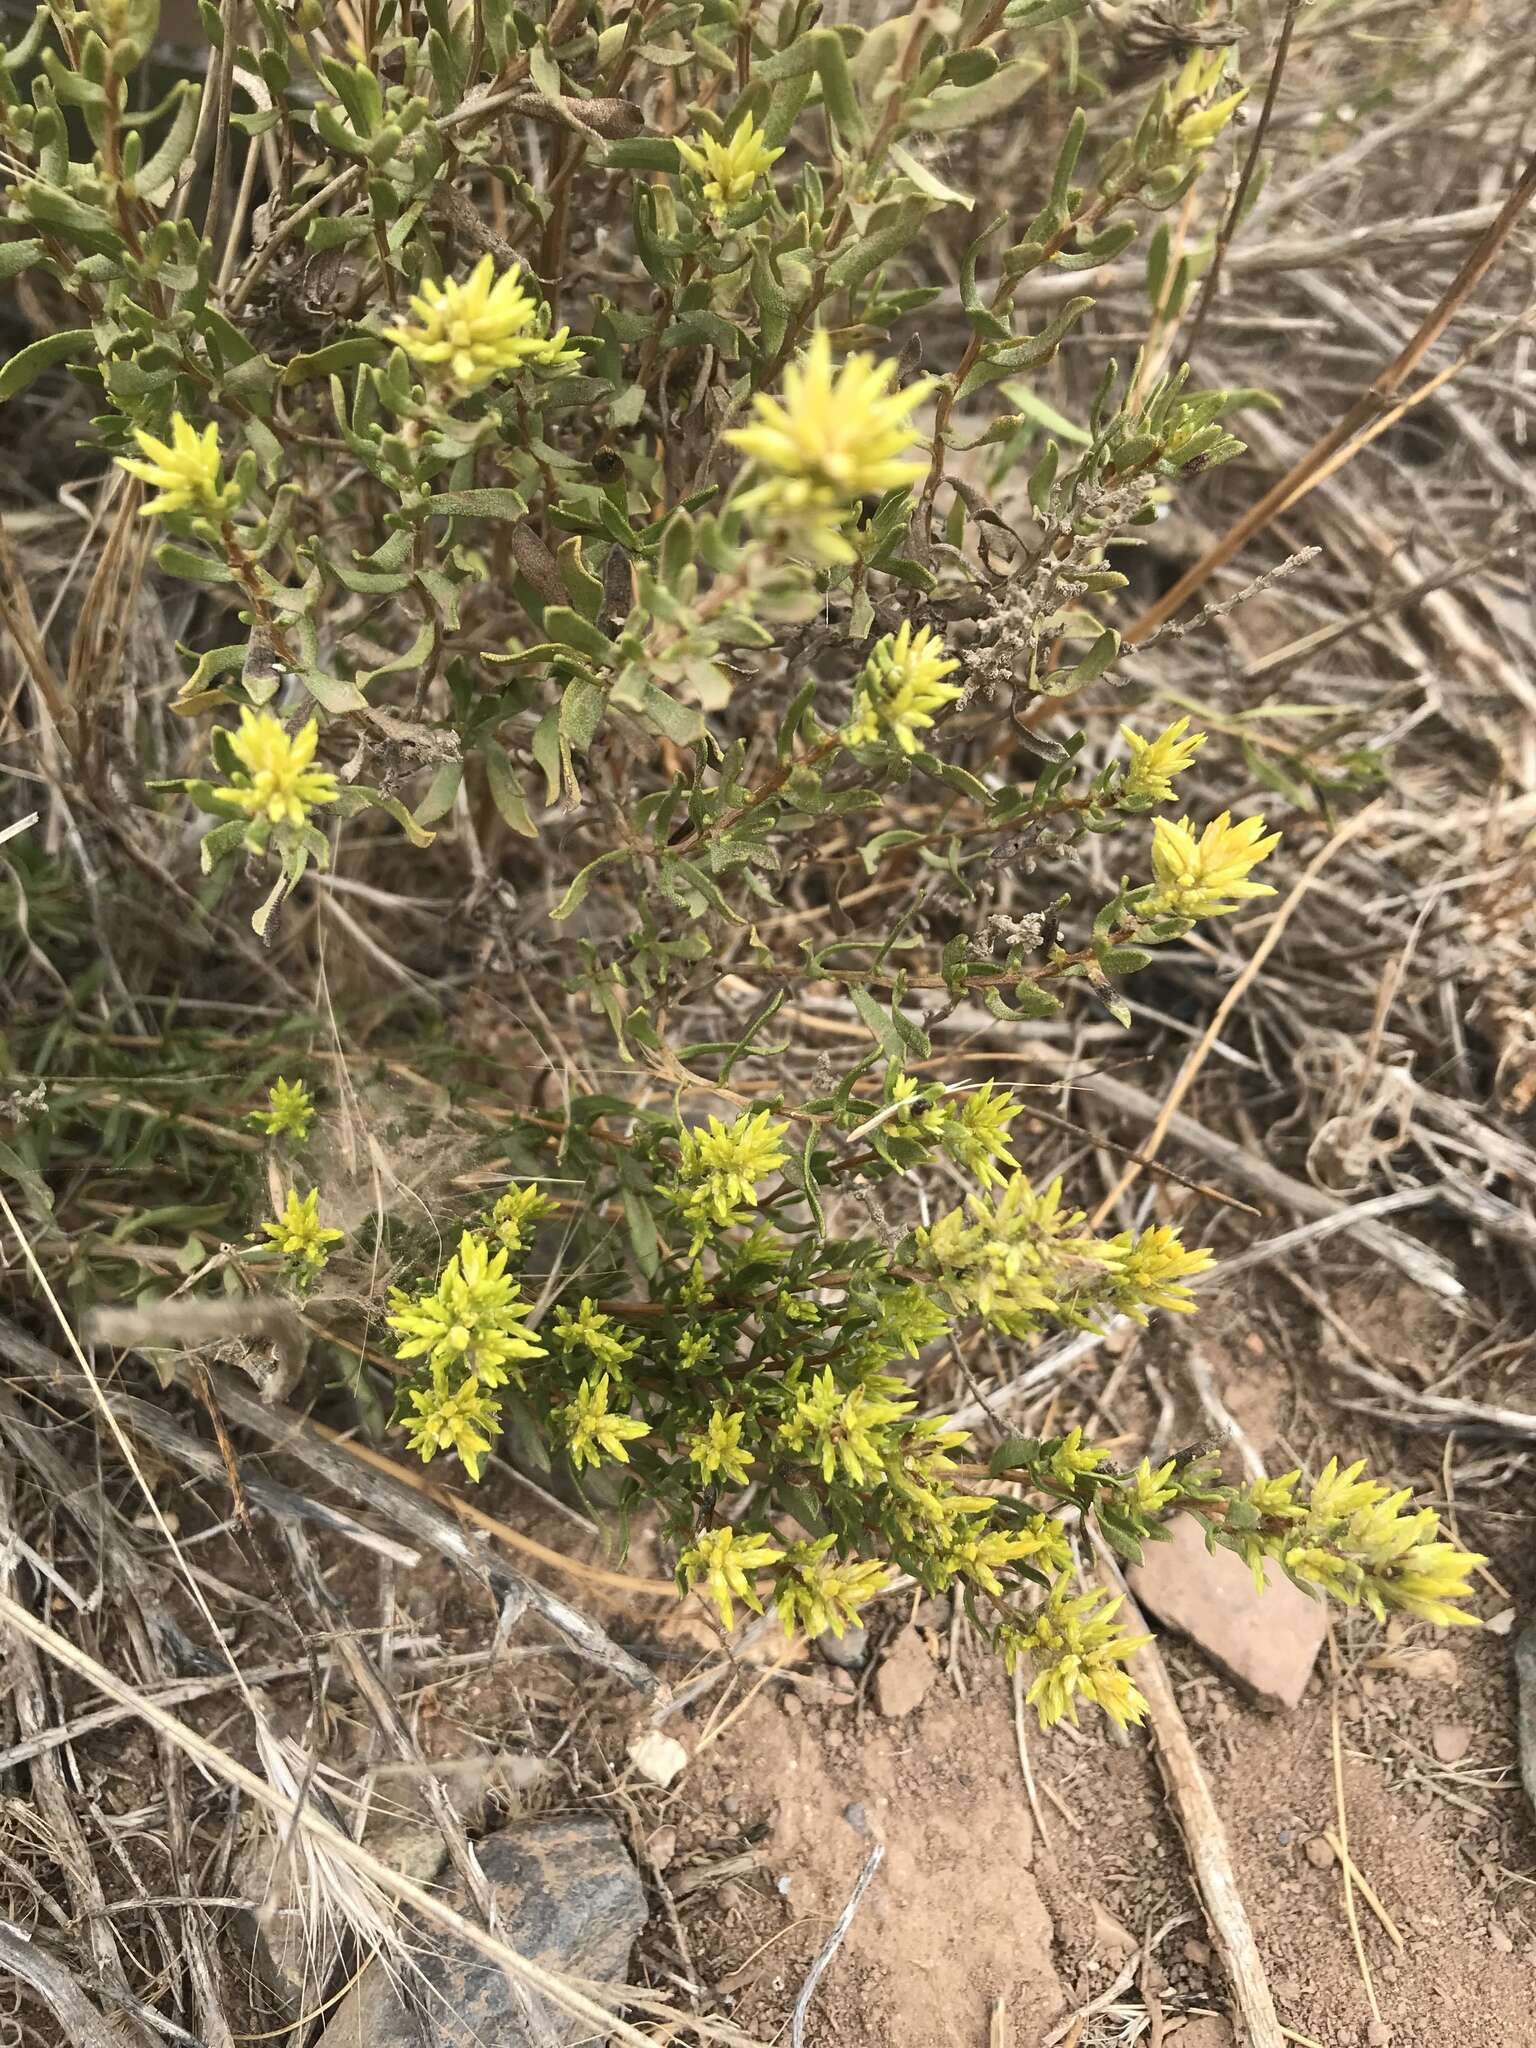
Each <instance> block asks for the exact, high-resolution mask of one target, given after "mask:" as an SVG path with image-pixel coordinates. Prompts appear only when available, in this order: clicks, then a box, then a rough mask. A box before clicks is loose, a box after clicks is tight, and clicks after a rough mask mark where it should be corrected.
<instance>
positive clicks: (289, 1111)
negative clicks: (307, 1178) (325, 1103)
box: [251, 1075, 315, 1145]
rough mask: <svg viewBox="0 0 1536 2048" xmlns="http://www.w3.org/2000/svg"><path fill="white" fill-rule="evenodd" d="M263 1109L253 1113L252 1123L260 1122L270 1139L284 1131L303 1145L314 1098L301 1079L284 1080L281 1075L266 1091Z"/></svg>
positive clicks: (312, 1112)
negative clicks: (265, 1102)
mask: <svg viewBox="0 0 1536 2048" xmlns="http://www.w3.org/2000/svg"><path fill="white" fill-rule="evenodd" d="M267 1104H268V1107H267V1108H266V1109H258V1110H256V1111H254V1112H253V1113H252V1117H251V1121H252V1123H257V1124H260V1125H261V1128H262V1129H263V1130H264V1131H265V1132H266V1134H267V1136H268V1137H269V1138H278V1137H281V1136H282V1135H283V1134H284V1133H285V1132H286V1133H288V1134H289V1135H290V1136H292V1137H294V1138H296V1139H297V1140H298V1142H299V1143H300V1144H301V1145H302V1144H303V1142H304V1140H305V1139H306V1138H307V1137H308V1136H309V1127H310V1125H311V1124H312V1123H313V1122H314V1120H315V1104H314V1098H313V1096H312V1095H311V1094H310V1092H309V1090H308V1089H307V1088H306V1087H305V1086H304V1083H303V1082H302V1081H285V1080H284V1079H283V1078H282V1076H281V1075H279V1076H278V1078H277V1079H276V1080H275V1081H274V1082H273V1083H272V1086H271V1087H270V1088H269V1089H268V1090H267Z"/></svg>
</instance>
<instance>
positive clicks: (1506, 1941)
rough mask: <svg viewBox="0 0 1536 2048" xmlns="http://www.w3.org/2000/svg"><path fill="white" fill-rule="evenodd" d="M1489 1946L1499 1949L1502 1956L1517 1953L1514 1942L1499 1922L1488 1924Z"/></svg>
mask: <svg viewBox="0 0 1536 2048" xmlns="http://www.w3.org/2000/svg"><path fill="white" fill-rule="evenodd" d="M1488 1945H1489V1947H1490V1948H1494V1949H1497V1950H1498V1952H1499V1954H1500V1955H1501V1956H1512V1955H1513V1954H1514V1952H1515V1944H1514V1942H1513V1941H1512V1940H1511V1939H1510V1937H1509V1935H1508V1934H1507V1933H1506V1932H1505V1930H1504V1929H1503V1928H1502V1927H1501V1926H1500V1925H1499V1923H1498V1921H1497V1920H1490V1921H1489V1923H1488Z"/></svg>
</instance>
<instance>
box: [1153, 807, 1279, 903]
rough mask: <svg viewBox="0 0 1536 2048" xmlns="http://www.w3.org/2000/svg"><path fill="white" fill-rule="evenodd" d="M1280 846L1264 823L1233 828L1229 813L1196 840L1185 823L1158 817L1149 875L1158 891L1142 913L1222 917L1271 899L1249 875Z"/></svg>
mask: <svg viewBox="0 0 1536 2048" xmlns="http://www.w3.org/2000/svg"><path fill="white" fill-rule="evenodd" d="M1279 844H1280V834H1279V833H1278V832H1271V833H1270V834H1269V836H1268V837H1267V838H1266V837H1265V836H1264V820H1263V819H1262V818H1244V819H1243V820H1242V821H1241V823H1239V824H1236V825H1234V824H1233V822H1232V817H1231V813H1230V812H1228V811H1223V812H1222V813H1221V815H1220V817H1218V818H1213V819H1212V820H1211V822H1210V824H1209V825H1207V826H1206V828H1205V830H1204V831H1203V832H1202V833H1201V834H1200V836H1199V838H1198V839H1197V838H1196V837H1195V833H1194V829H1193V827H1192V826H1191V824H1190V822H1189V820H1188V818H1181V819H1180V820H1179V822H1178V823H1177V824H1174V823H1173V822H1172V820H1171V819H1168V818H1158V819H1157V820H1156V821H1155V822H1154V824H1153V827H1152V872H1153V873H1154V874H1155V875H1156V877H1157V886H1156V889H1155V890H1154V892H1153V894H1152V896H1151V898H1150V900H1149V901H1148V902H1147V903H1145V904H1144V905H1143V906H1142V908H1143V910H1144V912H1145V914H1146V915H1148V916H1151V917H1159V916H1162V917H1225V916H1226V915H1227V914H1228V913H1229V912H1230V911H1233V910H1236V909H1237V907H1238V905H1239V904H1241V903H1246V902H1247V901H1248V900H1249V899H1250V898H1252V897H1255V896H1273V895H1274V893H1275V892H1274V890H1273V889H1271V888H1270V887H1269V886H1268V884H1267V883H1264V882H1250V881H1249V880H1248V876H1249V874H1250V873H1251V871H1252V870H1253V869H1254V868H1256V867H1257V866H1258V864H1259V862H1260V861H1261V860H1266V859H1267V858H1268V857H1269V855H1270V854H1272V853H1273V852H1274V850H1275V848H1276V847H1277V846H1278V845H1279Z"/></svg>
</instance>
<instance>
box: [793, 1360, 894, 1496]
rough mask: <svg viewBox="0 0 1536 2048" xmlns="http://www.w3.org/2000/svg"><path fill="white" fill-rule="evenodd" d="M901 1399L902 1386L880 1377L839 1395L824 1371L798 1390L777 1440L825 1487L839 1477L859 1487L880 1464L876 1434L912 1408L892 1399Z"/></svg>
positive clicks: (828, 1369)
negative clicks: (807, 1464)
mask: <svg viewBox="0 0 1536 2048" xmlns="http://www.w3.org/2000/svg"><path fill="white" fill-rule="evenodd" d="M905 1394H906V1385H905V1382H904V1381H902V1380H898V1379H892V1378H890V1377H889V1376H888V1375H886V1374H879V1375H877V1376H876V1377H875V1378H874V1379H873V1380H872V1382H871V1383H870V1384H869V1385H867V1386H861V1387H852V1388H850V1389H848V1390H847V1391H846V1392H845V1391H844V1389H843V1388H841V1387H840V1386H839V1385H838V1384H837V1381H836V1379H835V1378H834V1376H833V1373H832V1368H831V1367H830V1366H827V1367H825V1368H824V1369H823V1370H822V1371H821V1372H819V1373H817V1374H816V1375H815V1376H814V1378H813V1379H812V1380H811V1383H810V1385H809V1386H808V1387H802V1388H800V1389H799V1390H798V1393H797V1396H796V1401H795V1406H794V1409H793V1411H792V1412H791V1414H790V1415H789V1417H788V1419H787V1420H786V1421H784V1422H782V1423H780V1425H779V1441H780V1442H781V1443H782V1444H783V1445H784V1447H785V1449H786V1450H790V1451H793V1452H794V1453H795V1455H796V1457H804V1458H807V1459H808V1461H809V1462H810V1463H811V1464H813V1465H815V1466H816V1467H817V1468H818V1470H819V1471H820V1473H821V1476H822V1478H823V1479H824V1480H825V1481H826V1482H827V1483H828V1484H829V1485H830V1484H831V1482H832V1481H833V1480H834V1479H835V1478H837V1477H838V1476H839V1475H841V1476H842V1477H843V1478H845V1479H848V1480H851V1481H852V1483H853V1484H854V1485H855V1486H864V1485H866V1484H868V1482H869V1481H870V1480H871V1479H873V1478H874V1477H875V1476H876V1474H878V1473H879V1472H880V1470H881V1468H882V1466H883V1464H884V1456H885V1447H884V1445H883V1444H882V1443H881V1442H880V1441H879V1437H880V1434H881V1433H882V1432H883V1431H885V1430H886V1429H887V1428H888V1427H889V1425H890V1424H891V1423H893V1422H898V1421H900V1420H901V1418H902V1417H903V1416H904V1415H909V1414H910V1413H911V1412H912V1410H913V1408H915V1407H916V1405H917V1403H916V1402H915V1401H912V1400H910V1399H902V1398H893V1396H898V1397H899V1396H904V1395H905Z"/></svg>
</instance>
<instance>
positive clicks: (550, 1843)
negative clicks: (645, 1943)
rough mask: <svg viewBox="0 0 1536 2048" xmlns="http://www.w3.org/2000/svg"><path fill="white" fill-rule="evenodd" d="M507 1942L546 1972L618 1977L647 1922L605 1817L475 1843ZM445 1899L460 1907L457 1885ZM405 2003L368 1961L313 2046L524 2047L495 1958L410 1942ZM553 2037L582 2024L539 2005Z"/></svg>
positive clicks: (515, 1998)
mask: <svg viewBox="0 0 1536 2048" xmlns="http://www.w3.org/2000/svg"><path fill="white" fill-rule="evenodd" d="M476 1853H477V1855H478V1857H479V1860H480V1867H481V1869H482V1870H483V1871H484V1872H485V1875H486V1877H487V1879H488V1880H489V1882H490V1885H491V1889H492V1892H493V1893H494V1895H495V1899H496V1908H497V1916H498V1921H499V1924H500V1929H501V1932H502V1934H503V1935H504V1937H505V1939H506V1941H507V1943H508V1946H509V1947H511V1948H515V1949H517V1950H518V1951H519V1952H520V1953H521V1954H523V1955H525V1956H528V1957H530V1958H531V1959H532V1960H533V1961H534V1962H537V1963H540V1964H542V1965H543V1966H544V1968H545V1969H547V1970H559V1971H562V1972H565V1973H567V1974H569V1975H572V1976H577V1977H587V1978H592V1979H595V1980H596V1981H598V1982H600V1983H608V1984H621V1983H623V1982H624V1981H625V1980H626V1979H627V1977H628V1975H629V1952H630V1950H631V1948H632V1947H633V1946H634V1943H635V1938H636V1936H637V1935H638V1934H639V1933H640V1930H641V1929H642V1928H643V1927H644V1925H645V1921H646V1905H645V1893H644V1891H643V1890H642V1889H641V1885H640V1879H639V1877H638V1875H637V1874H636V1871H635V1866H634V1865H633V1863H631V1862H630V1860H629V1857H628V1856H627V1855H626V1853H625V1850H624V1844H623V1842H622V1840H621V1839H620V1836H619V1831H618V1829H617V1828H616V1827H615V1826H614V1825H613V1823H612V1821H609V1820H604V1819H601V1818H600V1817H598V1816H596V1815H589V1816H583V1817H582V1818H580V1819H577V1820H540V1821H526V1822H522V1823H520V1824H519V1825H517V1826H515V1827H510V1828H503V1829H502V1830H501V1832H500V1833H499V1834H494V1835H488V1836H487V1837H486V1839H485V1840H484V1841H482V1842H480V1843H479V1844H477V1848H476ZM452 1903H453V1904H454V1906H455V1907H456V1908H457V1909H458V1910H459V1911H460V1912H463V1911H464V1910H465V1903H466V1902H465V1899H464V1897H463V1894H462V1892H461V1891H459V1890H458V1889H457V1888H456V1889H455V1891H454V1892H453V1894H452ZM413 1946H414V1954H415V1963H414V1967H413V1969H412V1971H411V1973H410V1977H411V1982H412V1985H413V1987H414V1988H413V1989H412V1990H411V1993H410V2004H409V2005H407V2003H406V2001H405V1999H403V1998H402V1997H401V1994H400V1989H399V1987H398V1984H397V1981H396V1980H395V1978H394V1977H392V1975H391V1973H390V1971H389V1970H388V1969H386V1968H385V1967H384V1965H383V1964H382V1963H378V1962H375V1963H370V1964H369V1965H368V1967H367V1969H365V1970H364V1971H363V1973H362V1975H361V1976H360V1977H359V1978H358V1980H357V1982H356V1983H355V1984H354V1985H353V1986H352V1988H351V1990H350V1991H348V1993H347V1995H346V1996H345V1998H343V2000H342V2001H341V2004H340V2005H339V2006H338V2007H337V2009H336V2013H335V2016H334V2018H333V2019H332V2020H331V2022H330V2024H329V2025H328V2026H327V2027H326V2029H325V2032H324V2033H323V2034H322V2035H321V2037H320V2048H364V2044H366V2048H419V2043H420V2040H421V2039H422V2038H423V2036H424V2037H425V2038H427V2039H429V2040H430V2041H431V2042H432V2044H433V2048H480V2044H481V2043H483V2042H486V2041H494V2042H495V2043H496V2044H497V2048H530V2044H531V2043H532V2042H533V2041H534V2040H535V2039H536V2038H537V2037H536V2036H535V2035H533V2034H531V2033H530V2032H529V2031H528V2029H527V2027H526V2025H525V2024H524V2021H523V2018H522V1996H521V1995H520V1994H519V1993H517V1992H514V1991H513V1989H512V1987H511V1984H510V1981H509V1979H508V1978H507V1977H506V1976H505V1975H504V1974H503V1972H502V1971H501V1970H500V1969H499V1968H498V1967H497V1965H496V1964H495V1963H492V1962H489V1961H487V1960H486V1959H485V1958H484V1957H483V1956H481V1955H480V1954H479V1953H478V1952H477V1951H476V1950H474V1949H471V1948H466V1947H462V1946H460V1945H459V1944H458V1943H456V1942H453V1941H449V1940H446V1939H444V1938H443V1937H441V1936H439V1935H436V1934H435V1935H434V1937H433V1939H432V1940H431V1941H429V1942H422V1943H417V1944H414V1945H413ZM540 2005H541V2008H542V2009H541V2011H540V2013H539V2017H540V2018H541V2019H543V2021H544V2023H545V2028H546V2031H547V2032H548V2033H549V2034H551V2035H552V2036H553V2038H554V2039H555V2040H557V2041H562V2042H566V2041H576V2040H583V2039H585V2040H589V2039H590V2038H591V2028H590V2026H589V2025H588V2024H587V2023H586V2022H585V2021H582V2020H573V2019H571V2018H569V2017H568V2016H567V2015H565V2014H561V2013H556V2012H554V2011H553V2010H552V2009H549V2008H547V2007H543V2006H542V2001H540Z"/></svg>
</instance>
